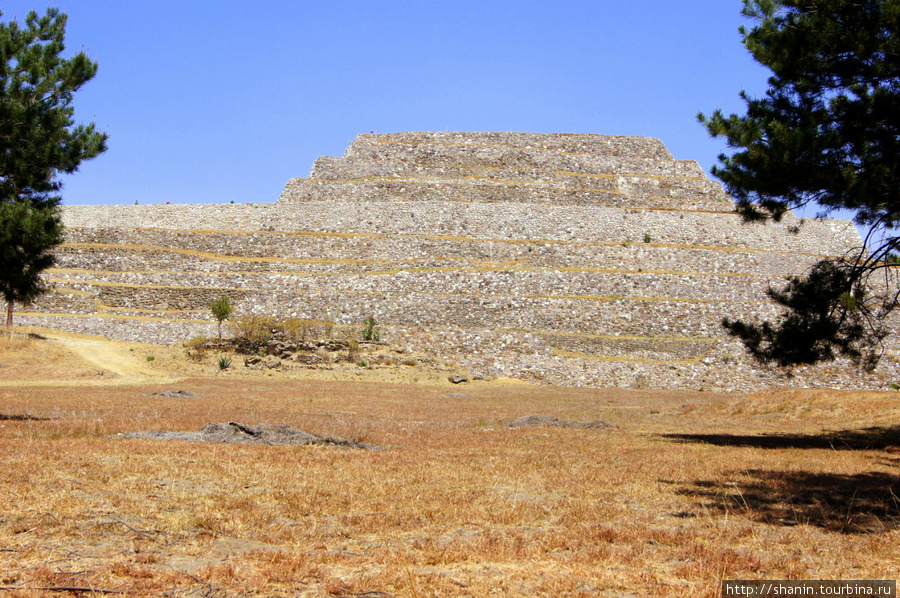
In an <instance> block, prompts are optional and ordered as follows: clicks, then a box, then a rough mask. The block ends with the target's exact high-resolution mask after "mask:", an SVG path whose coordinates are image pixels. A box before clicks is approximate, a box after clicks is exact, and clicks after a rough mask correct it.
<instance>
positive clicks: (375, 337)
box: [362, 316, 381, 341]
mask: <svg viewBox="0 0 900 598" xmlns="http://www.w3.org/2000/svg"><path fill="white" fill-rule="evenodd" d="M376 326H378V322H376V321H375V318H374V316H369V317H368V318H366V319H365V320H363V329H362V339H363V340H364V341H380V340H381V333H380V332H378V331H377V330H375V327H376Z"/></svg>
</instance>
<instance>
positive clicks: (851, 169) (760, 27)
mask: <svg viewBox="0 0 900 598" xmlns="http://www.w3.org/2000/svg"><path fill="white" fill-rule="evenodd" d="M743 15H744V16H745V17H748V18H749V19H751V20H753V21H754V25H753V27H751V28H749V29H748V28H746V27H742V28H741V30H740V32H741V34H742V35H743V43H744V45H745V46H746V48H747V49H748V51H749V52H750V53H751V54H752V55H753V57H754V58H755V59H756V60H757V61H758V62H759V63H760V64H762V65H764V66H766V67H767V68H769V69H770V70H771V71H772V75H771V77H770V78H769V80H768V84H769V88H768V90H767V92H766V94H765V96H764V97H762V98H752V97H750V96H749V95H747V94H746V93H742V94H741V97H742V98H743V100H744V102H745V103H746V106H747V113H746V114H745V115H742V116H739V115H736V114H731V115H728V116H726V115H725V114H723V113H722V112H721V111H718V110H717V111H716V112H714V113H713V114H712V115H711V116H709V117H707V116H705V115H703V114H702V113H701V114H700V115H699V116H698V117H699V119H700V121H701V122H702V123H703V124H704V125H705V126H706V127H707V130H708V131H709V132H710V134H711V135H713V136H715V137H724V138H725V140H726V142H727V143H728V146H729V147H731V148H735V149H738V150H740V151H736V152H735V153H734V154H732V155H730V156H726V155H722V156H720V157H719V160H720V165H719V166H716V167H715V168H713V174H714V175H715V176H717V177H718V178H720V179H721V180H722V182H723V183H724V185H725V187H726V189H727V190H728V191H729V193H731V194H732V196H734V198H735V199H736V201H737V206H738V211H739V213H741V214H742V215H743V217H744V219H745V220H747V221H765V220H769V219H773V220H775V221H778V220H780V219H781V218H782V217H783V216H784V215H785V214H786V213H787V212H788V211H789V210H792V209H797V208H800V207H803V206H806V205H813V206H818V209H820V210H821V212H820V213H819V215H820V216H825V215H828V214H829V213H831V212H832V211H833V210H836V209H844V210H851V211H853V212H854V220H855V222H856V223H857V224H860V225H862V226H864V227H867V228H868V229H869V230H870V231H871V233H870V234H869V235H867V238H866V245H868V246H869V248H870V249H869V250H866V248H864V247H848V248H847V253H846V255H844V256H842V257H840V258H838V259H831V260H825V261H822V262H820V263H819V264H817V265H816V266H815V267H814V268H813V269H812V270H811V271H810V273H809V274H808V275H806V276H804V277H798V278H794V279H792V280H790V281H789V283H788V285H787V286H786V287H785V288H784V289H783V290H776V289H770V292H769V294H770V296H771V297H772V298H773V299H774V300H775V301H776V302H777V303H779V304H780V305H782V306H783V307H784V317H783V318H782V319H781V320H780V321H779V322H776V323H775V324H772V323H769V322H764V323H747V322H741V321H732V320H729V319H727V318H726V319H725V321H724V322H723V325H724V326H725V328H726V329H727V330H728V331H729V332H730V333H731V334H733V335H735V336H737V337H739V338H741V339H742V340H743V342H744V344H745V345H746V346H747V347H748V348H749V349H750V351H751V352H752V353H753V354H754V355H755V356H756V357H757V358H758V359H760V360H761V361H765V362H775V363H778V364H779V365H782V366H791V365H795V364H803V363H815V362H818V361H823V360H829V359H833V358H834V357H835V356H836V355H837V354H838V353H842V354H845V355H847V356H849V357H851V358H853V359H855V360H857V361H858V362H860V363H861V364H863V365H865V366H867V367H874V366H875V365H876V364H877V361H878V359H879V357H880V355H881V353H882V351H883V348H882V340H883V339H884V337H885V336H886V335H887V326H886V324H885V318H886V317H887V316H888V315H889V314H890V313H891V312H892V311H893V310H894V309H895V308H896V307H897V304H898V303H897V298H898V294H897V292H898V285H897V278H896V275H895V270H894V268H895V267H896V265H897V261H898V260H897V259H896V257H895V252H897V251H898V250H900V237H898V236H897V233H896V231H897V228H898V226H900V2H898V1H897V0H744V8H743Z"/></svg>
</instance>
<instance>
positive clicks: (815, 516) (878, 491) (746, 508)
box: [660, 469, 900, 534]
mask: <svg viewBox="0 0 900 598" xmlns="http://www.w3.org/2000/svg"><path fill="white" fill-rule="evenodd" d="M725 476H727V477H726V480H727V481H721V480H716V481H710V480H700V481H696V482H694V483H693V484H691V485H690V486H689V487H685V488H681V489H679V490H677V491H676V493H677V494H680V495H682V496H690V497H693V498H695V499H697V500H698V501H699V507H701V510H702V512H707V513H708V512H712V513H717V514H725V513H735V512H738V513H742V514H744V515H745V516H747V517H749V518H750V519H752V520H753V521H757V522H760V523H767V524H771V525H785V526H794V525H813V526H816V527H819V528H822V529H825V530H828V531H832V532H839V533H843V534H863V533H878V532H887V531H891V530H895V529H900V476H896V475H892V474H887V473H881V472H870V473H861V474H854V475H847V474H835V473H813V472H807V471H799V472H797V471H772V470H761V469H754V470H749V471H739V472H729V473H726V474H725ZM729 478H730V479H729ZM660 481H662V482H663V483H669V484H676V483H677V482H673V481H666V480H660ZM674 515H675V516H678V517H694V516H697V513H694V512H689V513H676V514H674Z"/></svg>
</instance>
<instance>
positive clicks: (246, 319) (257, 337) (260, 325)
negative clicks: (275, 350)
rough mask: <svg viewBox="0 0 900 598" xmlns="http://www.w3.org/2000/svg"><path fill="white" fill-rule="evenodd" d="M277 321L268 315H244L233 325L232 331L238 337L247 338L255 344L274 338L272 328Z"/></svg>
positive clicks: (261, 343) (231, 326)
mask: <svg viewBox="0 0 900 598" xmlns="http://www.w3.org/2000/svg"><path fill="white" fill-rule="evenodd" d="M275 325H276V322H275V320H274V319H272V318H268V317H266V316H243V317H241V318H238V319H237V320H235V321H234V322H233V323H232V324H231V325H230V329H231V333H232V334H233V335H234V336H235V337H236V338H243V339H247V341H249V342H250V344H251V345H253V346H259V345H263V344H265V343H267V342H268V341H269V339H270V338H272V330H273V328H274V327H275Z"/></svg>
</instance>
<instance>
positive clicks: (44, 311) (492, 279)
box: [19, 133, 900, 389]
mask: <svg viewBox="0 0 900 598" xmlns="http://www.w3.org/2000/svg"><path fill="white" fill-rule="evenodd" d="M64 221H65V224H66V226H67V233H66V234H67V243H66V244H65V245H63V246H62V247H60V248H59V250H58V253H57V257H58V264H57V267H56V268H54V269H53V270H51V271H49V272H48V273H47V278H48V279H49V281H50V282H51V283H52V284H53V285H54V287H55V290H54V291H53V292H52V293H49V294H48V295H46V296H45V297H44V298H42V299H41V300H40V301H39V302H38V303H36V304H35V305H33V306H30V307H27V308H25V310H23V311H20V318H19V321H21V322H23V323H26V324H33V325H40V326H49V327H55V328H60V329H65V330H72V331H77V332H84V333H89V334H100V335H103V336H108V337H113V338H119V339H126V340H142V341H148V342H157V343H159V342H163V343H168V342H177V341H179V340H184V339H187V338H190V337H194V336H200V335H212V334H214V333H215V321H214V320H213V318H212V316H211V314H210V313H209V309H208V305H209V302H210V301H212V300H213V299H214V298H216V297H218V296H220V295H222V294H227V295H228V296H229V297H230V298H231V300H232V302H233V303H234V304H235V305H236V306H237V310H238V313H239V314H240V313H243V314H264V315H274V316H277V317H303V318H320V319H321V318H329V319H333V320H334V321H335V322H336V324H337V325H338V327H339V329H341V330H343V331H347V330H350V329H351V328H352V327H353V326H356V325H359V324H360V323H361V322H362V320H363V318H365V317H366V316H369V315H374V316H375V317H376V319H377V320H378V321H379V322H380V323H381V324H382V327H383V332H384V336H385V338H387V339H388V340H389V341H391V342H393V343H396V344H401V345H406V346H408V347H409V348H411V349H419V350H425V351H430V352H433V353H435V354H437V355H438V356H442V357H445V358H447V359H452V360H454V361H456V362H458V363H460V364H461V365H462V366H464V367H467V368H469V369H470V370H471V371H472V372H473V373H476V374H481V375H486V376H498V375H505V376H513V377H519V378H522V379H526V380H532V381H544V382H552V383H557V384H571V385H587V386H591V385H616V386H631V387H641V388H653V387H656V388H695V389H699V388H704V389H753V388H763V387H767V386H773V385H774V386H836V387H846V388H885V387H887V386H888V385H890V384H891V383H894V382H896V381H897V380H900V375H898V371H897V366H896V363H895V361H894V359H893V356H894V355H895V354H896V351H895V349H896V339H894V338H893V337H891V338H890V339H888V341H889V342H888V345H889V349H890V351H889V355H888V358H886V359H884V360H883V361H882V365H881V366H879V368H878V369H877V370H876V371H875V372H874V373H868V374H862V373H860V372H858V371H857V370H856V369H855V368H853V367H852V366H851V365H850V364H848V363H846V362H843V361H838V362H836V363H832V364H825V365H821V366H816V367H813V368H800V369H797V370H795V371H794V372H793V375H792V376H791V377H786V376H785V375H784V373H783V372H780V371H778V370H773V369H763V368H760V367H758V366H757V365H756V364H755V363H754V362H753V361H752V360H750V359H749V358H748V357H747V355H746V352H745V351H744V350H743V348H742V347H741V346H740V343H738V342H736V341H734V340H733V339H731V338H729V337H727V336H725V335H724V334H723V330H722V328H721V325H720V322H721V320H722V318H723V317H726V316H728V317H741V318H751V319H752V318H768V319H771V318H775V317H777V316H778V310H777V309H776V307H775V306H774V305H773V304H772V303H771V302H770V301H769V300H768V298H767V296H766V294H765V291H766V289H767V288H768V287H769V286H770V285H774V286H780V285H782V284H783V282H784V280H785V278H786V277H788V276H791V275H798V274H802V273H803V272H804V271H805V270H807V269H808V268H809V267H810V266H812V264H814V263H815V262H816V261H818V260H820V259H822V258H824V257H835V256H840V255H842V254H843V253H844V252H845V251H846V250H847V249H848V248H849V247H851V246H854V245H859V244H860V243H861V241H860V239H859V235H858V234H857V232H856V229H855V227H853V225H852V224H851V223H850V222H847V221H840V220H806V221H801V220H799V219H797V218H795V217H793V216H792V215H790V214H789V215H788V216H787V217H785V219H784V220H783V221H782V222H781V223H770V224H768V225H745V224H743V223H742V222H741V221H740V219H739V217H738V216H737V215H736V214H734V213H733V204H732V203H731V201H730V199H729V198H728V197H727V195H725V194H724V192H723V191H722V188H721V186H720V185H718V184H717V183H715V182H713V181H710V180H709V179H707V178H706V177H705V176H704V175H703V173H702V171H701V170H700V169H699V167H698V166H697V165H696V163H693V162H685V161H675V160H673V159H672V156H671V155H670V154H669V152H668V151H667V150H666V149H665V146H664V145H663V144H662V143H661V142H660V141H659V140H656V139H648V138H628V137H610V136H599V135H536V134H519V133H512V134H509V133H398V134H390V135H361V136H360V137H358V138H357V140H356V141H354V143H353V144H352V145H351V147H350V148H349V149H348V151H347V152H346V154H345V155H344V157H342V158H333V157H323V158H320V159H319V160H317V161H316V164H315V165H314V167H313V169H312V172H311V175H310V178H309V179H292V180H291V181H289V182H288V184H287V185H286V186H285V190H284V192H283V193H282V195H281V198H280V200H279V201H278V202H277V203H271V204H225V205H146V206H73V207H66V208H64Z"/></svg>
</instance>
